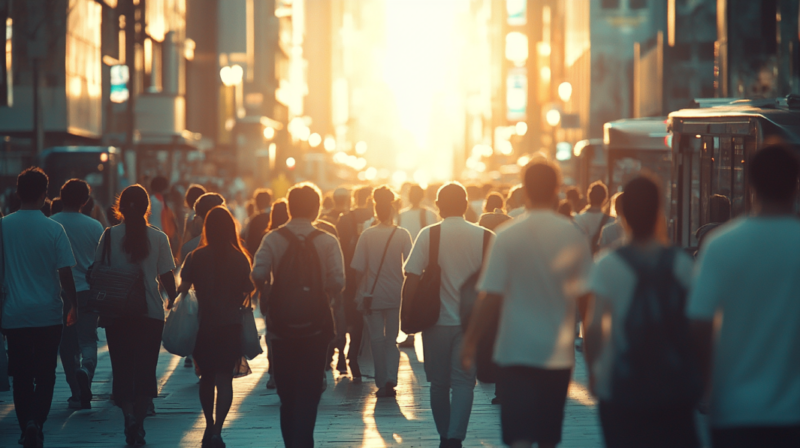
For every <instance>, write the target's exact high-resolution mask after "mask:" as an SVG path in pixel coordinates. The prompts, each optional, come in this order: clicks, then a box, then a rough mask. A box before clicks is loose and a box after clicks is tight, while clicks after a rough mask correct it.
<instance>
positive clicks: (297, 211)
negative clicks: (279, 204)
mask: <svg viewBox="0 0 800 448" xmlns="http://www.w3.org/2000/svg"><path fill="white" fill-rule="evenodd" d="M287 197H288V199H289V217H290V218H292V219H294V218H305V219H310V220H312V221H314V220H316V219H317V218H318V217H319V203H320V199H321V197H322V194H321V193H320V191H319V188H317V186H316V185H314V184H312V183H310V182H301V183H299V184H297V185H295V186H293V187H292V188H290V189H289V194H288V195H287Z"/></svg>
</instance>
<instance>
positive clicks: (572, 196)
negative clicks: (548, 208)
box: [565, 187, 581, 201]
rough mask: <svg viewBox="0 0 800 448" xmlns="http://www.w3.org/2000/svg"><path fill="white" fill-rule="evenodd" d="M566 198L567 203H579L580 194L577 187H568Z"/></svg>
mask: <svg viewBox="0 0 800 448" xmlns="http://www.w3.org/2000/svg"><path fill="white" fill-rule="evenodd" d="M565 194H566V197H567V200H568V201H580V200H581V192H580V191H579V190H578V188H577V187H569V188H567V191H566V193H565Z"/></svg>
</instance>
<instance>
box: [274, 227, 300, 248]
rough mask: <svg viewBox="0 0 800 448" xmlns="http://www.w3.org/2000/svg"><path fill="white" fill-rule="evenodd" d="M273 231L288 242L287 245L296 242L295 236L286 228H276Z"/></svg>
mask: <svg viewBox="0 0 800 448" xmlns="http://www.w3.org/2000/svg"><path fill="white" fill-rule="evenodd" d="M275 231H276V232H278V235H280V236H282V237H284V238H285V239H286V240H287V241H289V244H291V243H293V242H295V241H297V235H295V234H294V232H292V231H291V230H289V229H287V228H286V226H281V227H278V228H277V229H276V230H275Z"/></svg>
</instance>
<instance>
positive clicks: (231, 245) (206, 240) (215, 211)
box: [200, 205, 250, 263]
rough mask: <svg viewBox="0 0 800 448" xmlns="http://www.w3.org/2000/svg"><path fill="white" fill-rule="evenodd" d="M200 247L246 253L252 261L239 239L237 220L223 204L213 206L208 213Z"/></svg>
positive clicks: (245, 255)
mask: <svg viewBox="0 0 800 448" xmlns="http://www.w3.org/2000/svg"><path fill="white" fill-rule="evenodd" d="M200 247H209V248H210V249H212V250H216V251H219V252H225V251H237V252H239V253H241V254H242V255H244V257H245V258H246V259H247V262H248V263H250V256H249V255H247V251H245V250H244V248H243V247H242V243H241V241H240V240H239V232H238V229H237V226H236V221H235V220H234V219H233V215H231V212H229V211H228V209H227V208H225V207H223V206H221V205H218V206H216V207H214V208H212V209H211V211H209V212H208V214H207V215H206V219H205V222H204V223H203V237H202V238H201V240H200Z"/></svg>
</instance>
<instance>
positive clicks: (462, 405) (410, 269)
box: [403, 183, 488, 448]
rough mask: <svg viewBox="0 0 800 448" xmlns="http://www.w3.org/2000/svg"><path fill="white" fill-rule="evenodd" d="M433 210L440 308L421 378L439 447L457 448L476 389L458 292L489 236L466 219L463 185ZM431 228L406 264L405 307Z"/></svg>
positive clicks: (454, 186)
mask: <svg viewBox="0 0 800 448" xmlns="http://www.w3.org/2000/svg"><path fill="white" fill-rule="evenodd" d="M436 205H437V207H439V214H440V215H441V216H442V218H444V219H443V221H442V223H441V224H440V240H439V266H440V267H441V289H440V293H439V294H440V299H441V308H440V311H439V320H438V321H437V322H436V325H434V326H433V327H431V328H428V329H427V330H424V331H423V332H422V347H423V351H424V354H425V375H426V376H427V378H428V382H430V383H431V410H432V411H433V420H434V422H435V423H436V429H437V431H438V432H439V437H440V439H441V443H440V445H439V447H440V448H442V447H444V448H449V447H460V446H461V442H462V441H463V440H464V439H465V438H466V435H467V424H468V423H469V416H470V413H471V411H472V400H473V389H474V388H475V369H474V368H469V369H464V368H463V367H462V366H461V363H460V360H459V354H460V352H461V341H462V338H463V332H462V329H461V318H460V305H461V286H462V285H463V284H464V283H465V282H466V281H467V279H468V278H469V277H470V276H472V275H473V274H474V273H475V272H478V271H479V270H480V268H481V263H482V262H483V239H484V233H485V232H488V230H486V229H483V228H481V227H479V226H477V225H475V224H472V223H469V222H467V221H466V220H465V219H464V214H465V213H466V211H467V207H468V206H469V203H468V202H467V191H466V190H465V189H464V187H463V186H461V184H458V183H450V184H447V185H445V186H443V187H442V188H440V189H439V193H438V197H437V200H436ZM433 227H435V226H433ZM433 227H426V228H425V229H422V232H420V234H419V237H417V241H416V242H415V243H414V247H413V248H412V249H411V255H409V257H408V260H407V261H406V265H405V274H406V280H405V283H404V284H403V300H404V301H406V300H408V298H410V297H413V296H414V294H415V293H416V290H417V286H418V285H419V280H420V276H421V275H422V272H423V271H424V270H425V269H426V267H427V266H428V255H429V253H430V240H431V229H432V228H433ZM451 390H452V400H451V398H450V392H451Z"/></svg>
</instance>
